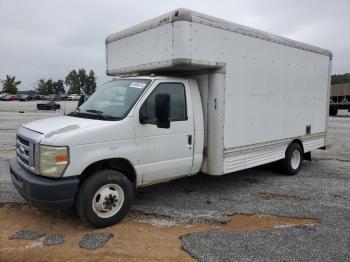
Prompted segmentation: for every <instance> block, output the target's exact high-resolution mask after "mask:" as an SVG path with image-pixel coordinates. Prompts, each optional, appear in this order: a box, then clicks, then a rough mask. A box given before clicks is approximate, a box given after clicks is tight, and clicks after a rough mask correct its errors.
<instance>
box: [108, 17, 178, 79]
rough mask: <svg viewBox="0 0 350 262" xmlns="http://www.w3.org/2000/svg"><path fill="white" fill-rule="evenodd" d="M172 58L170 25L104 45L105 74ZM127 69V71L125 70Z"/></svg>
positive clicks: (112, 73)
mask: <svg viewBox="0 0 350 262" xmlns="http://www.w3.org/2000/svg"><path fill="white" fill-rule="evenodd" d="M171 58H172V23H167V24H164V25H161V26H158V27H155V28H152V29H149V30H146V31H143V32H141V33H137V34H133V35H130V36H127V37H124V38H122V39H118V40H116V41H113V42H110V43H108V44H107V45H106V60H107V61H106V63H107V73H108V74H110V75H114V74H116V73H118V72H120V71H123V69H124V70H125V71H128V70H129V71H132V70H130V68H132V67H136V66H140V65H145V66H146V65H147V64H150V63H155V62H160V61H166V60H170V59H171ZM126 69H128V70H126Z"/></svg>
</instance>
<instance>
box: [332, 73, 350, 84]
mask: <svg viewBox="0 0 350 262" xmlns="http://www.w3.org/2000/svg"><path fill="white" fill-rule="evenodd" d="M331 81H332V85H336V84H346V83H350V73H346V74H342V75H341V74H340V75H332V80H331Z"/></svg>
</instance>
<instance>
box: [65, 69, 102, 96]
mask: <svg viewBox="0 0 350 262" xmlns="http://www.w3.org/2000/svg"><path fill="white" fill-rule="evenodd" d="M65 84H66V85H67V86H69V90H68V93H69V94H81V93H85V94H88V95H91V94H92V93H93V92H95V90H96V76H95V73H94V71H92V70H90V72H89V74H87V73H86V70H85V69H84V68H81V69H79V70H78V72H77V71H76V70H72V71H71V72H70V73H69V74H68V75H67V76H66V79H65Z"/></svg>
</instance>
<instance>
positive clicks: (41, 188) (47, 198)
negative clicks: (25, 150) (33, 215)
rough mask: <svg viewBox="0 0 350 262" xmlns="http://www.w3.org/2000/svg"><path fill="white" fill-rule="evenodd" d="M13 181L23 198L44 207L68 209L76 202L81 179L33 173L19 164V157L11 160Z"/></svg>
mask: <svg viewBox="0 0 350 262" xmlns="http://www.w3.org/2000/svg"><path fill="white" fill-rule="evenodd" d="M10 172H11V179H12V183H13V185H14V186H15V188H16V190H17V191H18V193H20V195H21V196H23V198H25V199H26V200H27V201H28V202H30V203H32V204H33V205H35V206H38V207H40V208H43V209H68V208H70V207H72V205H73V203H74V198H75V195H76V193H77V191H78V188H79V179H77V178H73V179H67V180H62V179H50V178H46V177H42V176H38V175H35V174H32V173H31V172H29V171H27V170H26V169H24V168H23V167H22V166H20V165H19V163H18V161H17V159H12V160H11V161H10Z"/></svg>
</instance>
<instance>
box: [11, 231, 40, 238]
mask: <svg viewBox="0 0 350 262" xmlns="http://www.w3.org/2000/svg"><path fill="white" fill-rule="evenodd" d="M44 236H46V234H45V233H38V232H33V231H28V230H23V231H18V232H16V233H14V234H13V235H12V236H10V237H9V239H10V240H13V239H25V240H34V239H38V238H41V237H44Z"/></svg>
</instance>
